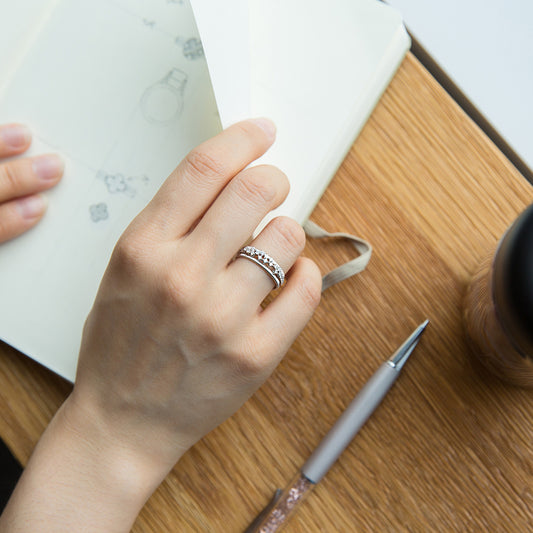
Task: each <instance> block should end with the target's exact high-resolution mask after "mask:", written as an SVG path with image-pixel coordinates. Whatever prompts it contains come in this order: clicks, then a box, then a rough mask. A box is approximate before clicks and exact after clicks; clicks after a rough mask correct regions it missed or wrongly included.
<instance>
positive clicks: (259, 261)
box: [236, 246, 285, 289]
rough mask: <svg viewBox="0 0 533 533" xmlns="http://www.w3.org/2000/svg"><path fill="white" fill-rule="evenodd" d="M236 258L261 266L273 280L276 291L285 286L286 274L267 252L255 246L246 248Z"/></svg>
mask: <svg viewBox="0 0 533 533" xmlns="http://www.w3.org/2000/svg"><path fill="white" fill-rule="evenodd" d="M236 257H244V258H245V259H248V260H249V261H252V262H254V263H255V264H256V265H259V266H260V267H261V268H262V269H263V270H264V271H265V272H266V273H267V274H268V275H269V276H270V277H271V278H272V281H273V282H274V283H275V285H276V289H277V288H279V287H281V286H282V285H283V282H284V281H285V272H283V269H282V268H281V267H280V266H279V265H278V264H277V263H276V261H274V259H272V257H270V256H269V255H268V254H267V253H266V252H263V251H262V250H259V249H258V248H255V246H245V247H244V248H241V249H240V250H239V251H238V252H237V256H236Z"/></svg>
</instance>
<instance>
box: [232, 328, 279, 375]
mask: <svg viewBox="0 0 533 533" xmlns="http://www.w3.org/2000/svg"><path fill="white" fill-rule="evenodd" d="M272 349H273V343H272V339H270V338H269V339H266V338H265V339H263V338H261V337H260V336H257V335H254V336H249V335H244V336H243V337H241V338H240V340H239V342H238V343H237V350H236V351H235V352H234V354H233V356H232V361H233V364H234V367H235V370H236V372H237V373H238V374H239V376H241V377H242V378H244V379H246V380H256V379H264V378H265V377H266V376H267V375H268V374H269V373H270V372H271V371H272V367H273V363H272V360H273V359H274V356H273V354H272Z"/></svg>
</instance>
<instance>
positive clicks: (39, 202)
mask: <svg viewBox="0 0 533 533" xmlns="http://www.w3.org/2000/svg"><path fill="white" fill-rule="evenodd" d="M17 208H18V210H19V213H20V214H21V216H22V218H26V219H28V218H29V219H33V218H37V217H39V216H41V215H42V214H43V213H44V210H45V209H46V199H45V198H44V196H41V195H40V194H36V195H34V196H27V197H26V198H21V199H20V200H18V201H17Z"/></svg>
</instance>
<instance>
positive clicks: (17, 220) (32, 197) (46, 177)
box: [0, 124, 63, 243]
mask: <svg viewBox="0 0 533 533" xmlns="http://www.w3.org/2000/svg"><path fill="white" fill-rule="evenodd" d="M30 144H31V133H30V131H29V130H28V128H26V127H25V126H23V125H21V124H7V125H3V126H0V159H1V158H6V157H10V156H14V155H19V154H22V153H23V152H25V151H26V150H27V149H28V148H29V146H30ZM62 175H63V162H62V160H61V159H60V158H59V156H57V155H54V154H47V155H39V156H35V157H31V158H24V159H16V160H13V161H8V162H5V163H1V164H0V243H2V242H5V241H8V240H9V239H12V238H13V237H16V236H17V235H20V234H21V233H24V232H25V231H27V230H28V229H30V228H32V227H33V226H35V224H37V222H39V220H41V218H42V216H43V215H44V212H45V210H46V199H45V198H44V196H43V195H42V194H39V193H41V192H42V191H45V190H46V189H49V188H50V187H53V186H54V185H55V184H56V183H57V182H58V181H59V180H60V179H61V176H62Z"/></svg>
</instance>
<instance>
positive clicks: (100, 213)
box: [89, 202, 109, 222]
mask: <svg viewBox="0 0 533 533" xmlns="http://www.w3.org/2000/svg"><path fill="white" fill-rule="evenodd" d="M89 214H90V215H91V220H92V221H93V222H99V221H100V220H106V219H108V218H109V213H108V212H107V204H105V203H104V202H101V203H99V204H93V205H91V206H90V207H89Z"/></svg>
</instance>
